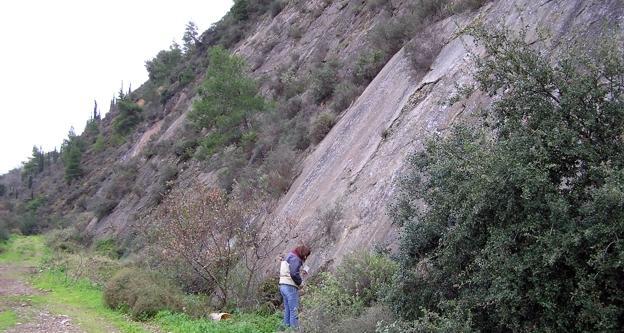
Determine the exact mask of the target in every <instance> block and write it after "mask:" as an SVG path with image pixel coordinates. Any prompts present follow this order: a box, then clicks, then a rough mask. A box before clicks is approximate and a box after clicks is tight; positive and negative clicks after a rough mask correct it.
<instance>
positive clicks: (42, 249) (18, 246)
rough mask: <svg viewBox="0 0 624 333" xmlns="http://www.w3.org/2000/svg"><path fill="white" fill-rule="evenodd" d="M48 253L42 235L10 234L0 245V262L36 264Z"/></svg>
mask: <svg viewBox="0 0 624 333" xmlns="http://www.w3.org/2000/svg"><path fill="white" fill-rule="evenodd" d="M49 255H50V250H49V249H48V248H47V247H46V245H45V240H44V238H43V237H42V236H11V238H9V240H8V241H7V242H5V243H3V244H2V245H0V262H3V263H13V264H19V265H20V266H38V265H40V264H41V262H42V260H44V258H46V257H47V256H49Z"/></svg>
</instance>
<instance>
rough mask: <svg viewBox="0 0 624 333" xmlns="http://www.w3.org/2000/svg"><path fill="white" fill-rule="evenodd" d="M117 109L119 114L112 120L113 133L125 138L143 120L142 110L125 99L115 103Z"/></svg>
mask: <svg viewBox="0 0 624 333" xmlns="http://www.w3.org/2000/svg"><path fill="white" fill-rule="evenodd" d="M117 109H118V110H119V114H118V115H117V116H116V117H115V119H113V133H114V134H116V135H118V136H120V137H125V136H126V135H128V134H130V133H131V132H132V130H133V129H134V127H135V126H136V125H137V124H138V123H139V122H140V121H141V119H143V117H142V111H143V109H142V108H141V107H140V106H138V105H136V104H135V103H134V102H132V101H130V100H128V99H125V98H124V99H120V100H118V101H117Z"/></svg>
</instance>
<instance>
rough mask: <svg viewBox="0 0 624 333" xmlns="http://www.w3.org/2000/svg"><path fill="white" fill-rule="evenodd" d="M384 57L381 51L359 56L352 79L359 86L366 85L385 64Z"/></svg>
mask: <svg viewBox="0 0 624 333" xmlns="http://www.w3.org/2000/svg"><path fill="white" fill-rule="evenodd" d="M386 61H387V59H386V55H385V54H384V52H383V51H381V50H373V51H370V52H367V53H364V54H362V55H360V56H359V57H358V59H357V61H356V63H355V70H354V73H353V78H354V80H355V82H357V83H359V84H368V83H369V82H370V81H372V80H373V79H374V78H375V76H377V74H378V73H379V71H381V69H382V68H383V66H384V65H385V64H386Z"/></svg>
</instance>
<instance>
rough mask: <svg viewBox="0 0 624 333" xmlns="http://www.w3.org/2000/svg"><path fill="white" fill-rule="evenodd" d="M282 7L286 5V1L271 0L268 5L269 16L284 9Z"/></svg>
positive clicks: (275, 14)
mask: <svg viewBox="0 0 624 333" xmlns="http://www.w3.org/2000/svg"><path fill="white" fill-rule="evenodd" d="M284 7H286V1H284V0H273V1H272V2H271V6H270V11H271V16H273V17H275V16H277V14H279V13H280V12H281V11H282V10H283V9H284Z"/></svg>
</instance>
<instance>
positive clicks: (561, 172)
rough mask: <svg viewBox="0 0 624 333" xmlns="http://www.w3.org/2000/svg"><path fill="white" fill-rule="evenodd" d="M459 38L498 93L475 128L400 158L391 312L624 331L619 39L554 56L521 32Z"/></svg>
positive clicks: (623, 109)
mask: <svg viewBox="0 0 624 333" xmlns="http://www.w3.org/2000/svg"><path fill="white" fill-rule="evenodd" d="M469 32H470V33H471V34H472V35H474V36H475V37H476V38H477V41H478V42H479V43H480V45H482V46H484V47H485V50H486V51H487V56H486V57H484V58H479V59H477V68H478V69H477V72H476V75H475V78H476V80H477V82H478V84H479V88H480V89H481V90H482V91H485V92H488V93H490V94H491V95H498V96H500V98H499V99H497V101H496V102H495V103H494V104H493V106H492V107H491V108H490V109H489V110H488V111H489V112H488V113H486V114H485V125H484V126H482V127H478V126H474V127H458V128H455V129H454V130H453V132H452V133H450V134H449V135H448V136H447V137H436V138H434V139H432V140H431V141H429V143H428V144H427V146H426V149H425V151H424V152H423V153H421V154H417V155H415V156H413V157H412V158H411V159H410V166H411V170H410V171H409V172H407V174H406V175H405V177H404V179H403V181H402V183H401V185H400V188H401V193H400V195H399V198H398V200H396V202H395V203H394V205H393V206H392V216H393V219H394V222H395V223H396V224H397V225H399V226H401V227H402V232H401V246H400V249H401V251H400V262H401V266H402V268H401V269H400V271H399V274H397V275H396V276H395V288H394V290H393V292H392V294H391V296H390V300H391V303H392V306H393V307H394V309H395V311H396V312H397V313H398V314H400V315H401V316H402V317H403V318H404V319H406V320H416V321H415V322H414V323H416V324H418V323H420V324H423V323H424V322H426V324H427V325H434V324H435V323H436V322H437V323H440V325H442V323H443V324H444V325H443V326H445V327H449V325H450V326H454V327H467V326H468V327H471V329H472V330H481V331H485V332H501V331H505V332H525V331H548V332H581V331H601V332H619V331H622V329H623V328H624V284H622V281H624V168H623V167H624V142H623V141H624V135H623V134H624V104H623V103H624V98H623V97H624V96H623V92H624V57H623V54H622V52H621V44H619V41H613V40H605V41H604V43H602V44H601V45H600V46H595V47H594V48H590V49H589V50H588V48H587V45H579V46H575V47H571V48H570V49H571V51H570V52H569V53H567V54H563V55H561V56H560V57H559V58H558V59H557V61H556V62H554V63H553V61H551V59H548V58H547V57H546V56H545V55H544V54H542V53H541V52H540V51H538V50H535V49H534V48H532V47H530V46H529V45H528V44H527V43H526V42H524V38H523V37H522V36H521V37H518V38H515V37H510V33H509V32H507V31H504V30H495V29H489V30H488V29H485V28H482V27H481V28H479V27H477V28H472V29H471V30H470V31H469ZM432 318H433V319H432ZM423 320H424V321H423ZM416 324H415V325H413V326H412V327H413V329H412V330H405V331H413V332H416V331H419V330H417V329H416V327H420V328H422V327H423V326H422V325H420V324H419V325H416ZM434 326H435V325H434ZM440 330H444V328H443V327H442V326H440V327H438V329H433V328H432V329H429V330H428V331H440Z"/></svg>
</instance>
